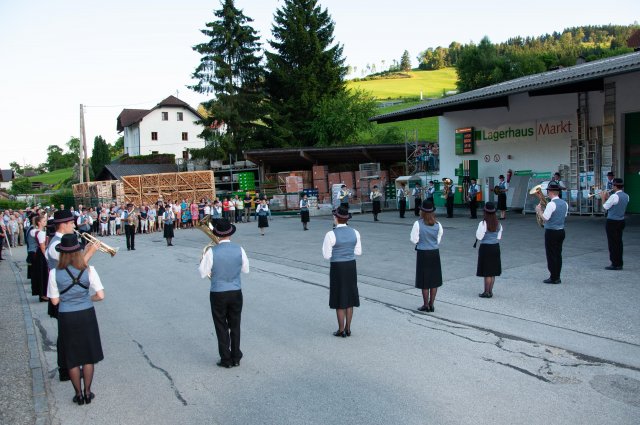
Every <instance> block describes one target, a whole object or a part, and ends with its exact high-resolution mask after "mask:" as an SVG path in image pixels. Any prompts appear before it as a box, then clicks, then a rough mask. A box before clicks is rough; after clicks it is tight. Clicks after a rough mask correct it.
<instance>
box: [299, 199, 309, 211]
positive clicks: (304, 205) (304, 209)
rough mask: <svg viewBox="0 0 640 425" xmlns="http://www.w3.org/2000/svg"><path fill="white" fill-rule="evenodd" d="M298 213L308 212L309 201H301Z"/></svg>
mask: <svg viewBox="0 0 640 425" xmlns="http://www.w3.org/2000/svg"><path fill="white" fill-rule="evenodd" d="M300 211H309V200H304V199H303V200H302V206H301V207H300Z"/></svg>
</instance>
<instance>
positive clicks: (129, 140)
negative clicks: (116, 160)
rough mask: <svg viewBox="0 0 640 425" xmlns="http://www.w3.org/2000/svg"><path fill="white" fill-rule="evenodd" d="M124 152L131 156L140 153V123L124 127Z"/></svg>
mask: <svg viewBox="0 0 640 425" xmlns="http://www.w3.org/2000/svg"><path fill="white" fill-rule="evenodd" d="M124 153H126V154H127V155H130V156H135V155H140V128H139V127H138V124H134V125H131V126H129V127H125V129H124Z"/></svg>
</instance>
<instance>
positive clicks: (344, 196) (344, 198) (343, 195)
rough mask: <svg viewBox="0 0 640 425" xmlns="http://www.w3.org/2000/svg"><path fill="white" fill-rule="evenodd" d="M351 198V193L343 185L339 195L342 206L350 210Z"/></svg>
mask: <svg viewBox="0 0 640 425" xmlns="http://www.w3.org/2000/svg"><path fill="white" fill-rule="evenodd" d="M350 197H351V191H349V190H348V189H347V185H346V184H343V185H342V186H341V187H340V192H339V193H338V199H339V200H340V206H341V207H345V208H349V198H350Z"/></svg>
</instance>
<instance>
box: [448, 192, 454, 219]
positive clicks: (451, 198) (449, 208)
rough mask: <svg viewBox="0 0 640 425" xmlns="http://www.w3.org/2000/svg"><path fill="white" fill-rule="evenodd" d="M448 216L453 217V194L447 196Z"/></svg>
mask: <svg viewBox="0 0 640 425" xmlns="http://www.w3.org/2000/svg"><path fill="white" fill-rule="evenodd" d="M447 217H449V218H451V217H453V196H449V197H448V198H447Z"/></svg>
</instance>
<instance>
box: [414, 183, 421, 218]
mask: <svg viewBox="0 0 640 425" xmlns="http://www.w3.org/2000/svg"><path fill="white" fill-rule="evenodd" d="M411 196H413V200H414V202H415V205H414V207H413V213H414V214H415V216H416V217H418V216H419V215H420V206H421V205H422V187H421V186H420V183H416V185H415V186H414V187H413V190H412V191H411Z"/></svg>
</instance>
